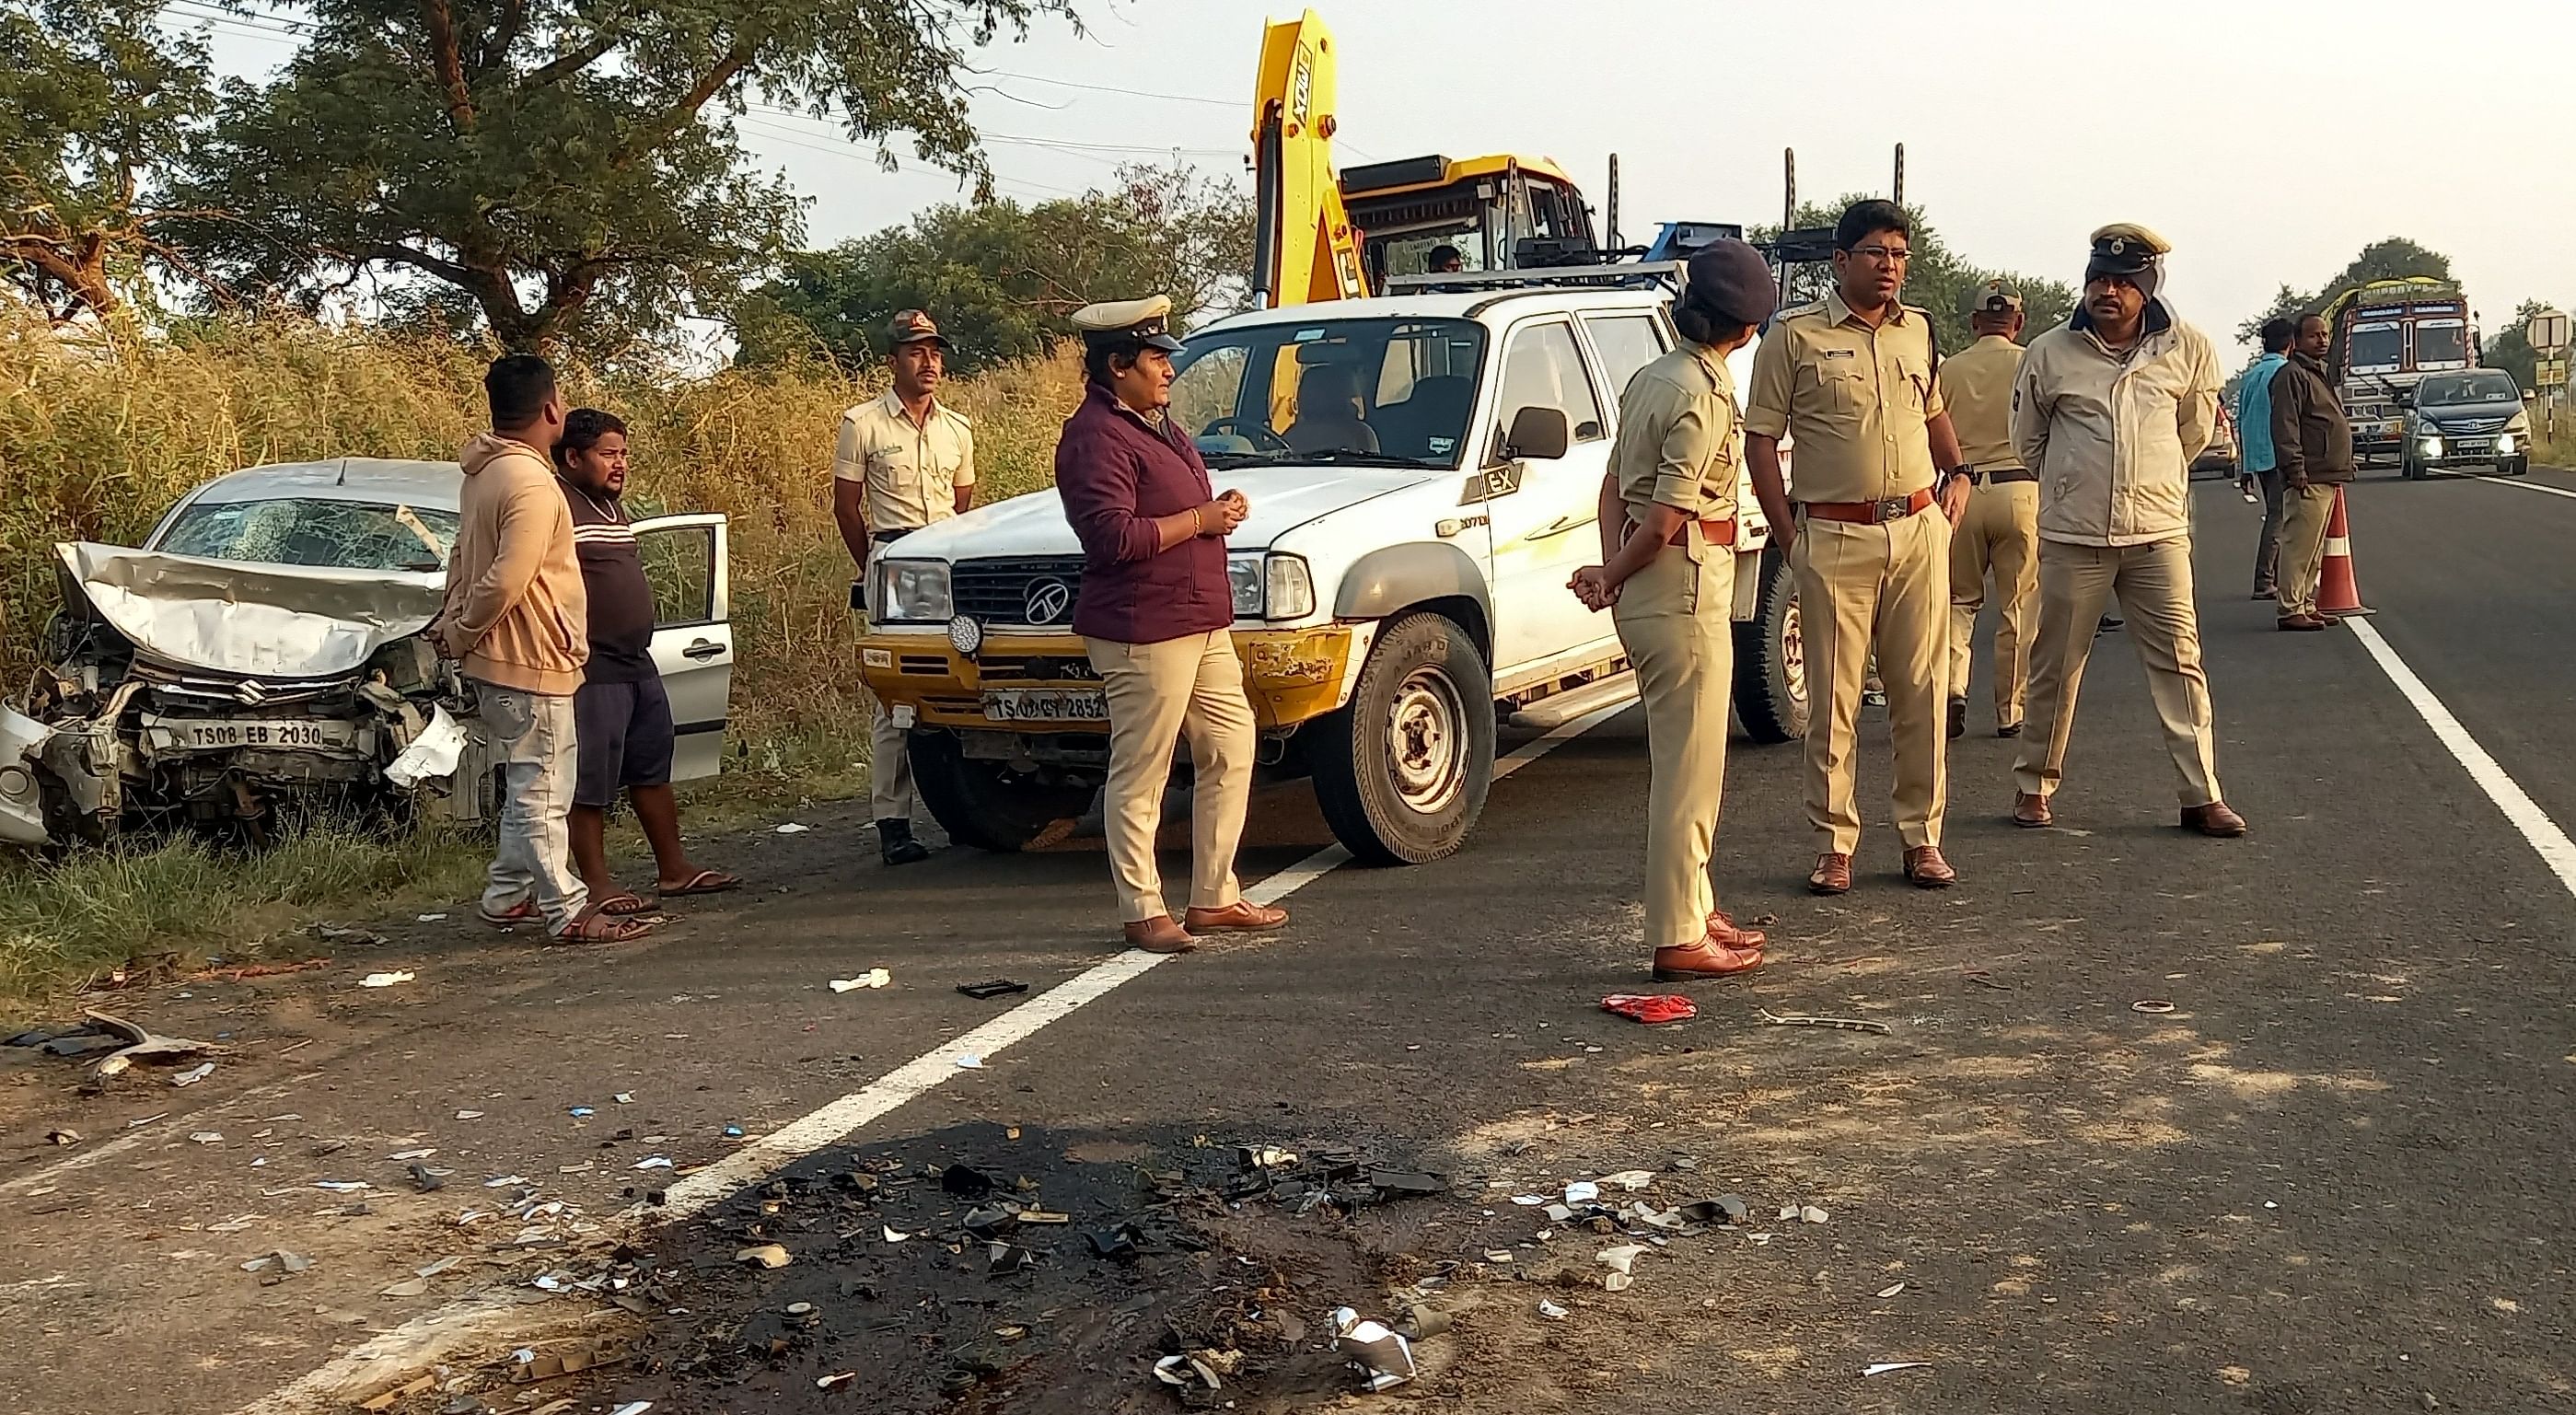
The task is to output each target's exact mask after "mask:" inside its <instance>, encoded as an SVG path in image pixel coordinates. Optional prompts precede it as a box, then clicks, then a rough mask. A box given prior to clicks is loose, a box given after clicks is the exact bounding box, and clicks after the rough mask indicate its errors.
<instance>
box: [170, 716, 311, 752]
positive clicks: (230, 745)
mask: <svg viewBox="0 0 2576 1415" xmlns="http://www.w3.org/2000/svg"><path fill="white" fill-rule="evenodd" d="M145 725H146V726H147V727H151V728H154V729H156V730H158V731H162V732H166V733H168V734H170V738H169V740H170V745H171V746H172V747H173V748H175V749H177V750H179V751H182V752H222V751H230V750H233V749H235V748H240V747H249V748H266V749H276V748H287V749H294V748H317V749H320V750H324V751H343V752H345V751H355V750H357V746H358V724H356V723H354V722H341V721H339V720H337V719H333V718H322V717H299V718H281V719H266V720H262V719H251V718H204V717H158V718H153V719H151V720H150V721H149V722H147V723H146V724H145Z"/></svg>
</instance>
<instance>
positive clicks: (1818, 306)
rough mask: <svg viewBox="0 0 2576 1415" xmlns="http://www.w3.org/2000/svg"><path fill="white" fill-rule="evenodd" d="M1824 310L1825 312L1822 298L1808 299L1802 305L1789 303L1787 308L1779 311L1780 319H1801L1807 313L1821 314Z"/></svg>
mask: <svg viewBox="0 0 2576 1415" xmlns="http://www.w3.org/2000/svg"><path fill="white" fill-rule="evenodd" d="M1824 312H1825V302H1824V301H1822V300H1809V301H1808V302H1807V303H1805V304H1803V305H1791V306H1790V307H1789V308H1787V309H1785V310H1782V311H1780V318H1782V319H1803V318H1805V317H1806V316H1808V315H1811V314H1823V313H1824Z"/></svg>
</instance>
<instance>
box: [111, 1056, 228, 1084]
mask: <svg viewBox="0 0 2576 1415" xmlns="http://www.w3.org/2000/svg"><path fill="white" fill-rule="evenodd" d="M123 1055H125V1053H124V1052H118V1053H117V1054H116V1056H123ZM116 1056H111V1057H109V1058H108V1059H107V1061H114V1060H116ZM107 1061H102V1062H100V1063H99V1074H100V1075H102V1076H113V1075H115V1074H116V1073H115V1072H112V1071H109V1070H107V1069H106V1068H107ZM214 1074H215V1064H214V1063H213V1062H211V1061H206V1062H200V1063H198V1064H197V1065H195V1066H191V1067H189V1068H188V1069H187V1070H185V1071H182V1072H180V1073H179V1074H178V1075H176V1076H173V1077H171V1078H170V1084H171V1085H173V1086H193V1085H195V1084H197V1083H198V1082H200V1081H203V1080H205V1079H206V1078H207V1077H209V1076H212V1075H214Z"/></svg>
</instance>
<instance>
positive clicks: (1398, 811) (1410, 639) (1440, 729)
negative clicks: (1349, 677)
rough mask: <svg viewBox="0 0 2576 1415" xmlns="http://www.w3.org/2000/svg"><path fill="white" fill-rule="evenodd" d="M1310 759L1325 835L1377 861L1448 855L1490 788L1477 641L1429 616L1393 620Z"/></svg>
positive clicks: (1490, 754) (1485, 673) (1488, 686)
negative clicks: (1328, 828)
mask: <svg viewBox="0 0 2576 1415" xmlns="http://www.w3.org/2000/svg"><path fill="white" fill-rule="evenodd" d="M1313 731H1314V733H1315V740H1314V743H1313V747H1312V750H1311V752H1310V755H1309V761H1310V763H1311V764H1312V768H1313V771H1314V778H1315V799H1316V801H1317V802H1318V803H1319V804H1320V805H1322V807H1323V810H1324V820H1325V822H1326V823H1327V824H1329V825H1331V826H1332V828H1333V835H1334V836H1335V837H1336V838H1337V839H1339V840H1340V841H1341V842H1342V844H1343V846H1344V847H1345V848H1347V849H1348V850H1349V851H1350V852H1351V854H1352V855H1354V856H1356V857H1357V858H1359V859H1361V860H1364V861H1367V862H1368V863H1370V864H1377V865H1419V864H1425V863H1428V862H1429V861H1432V860H1438V859H1444V858H1446V857H1448V856H1450V855H1453V854H1455V853H1457V850H1458V847H1459V846H1460V845H1462V844H1464V843H1466V839H1467V832H1468V830H1469V829H1471V828H1472V827H1473V826H1474V825H1475V824H1476V817H1477V816H1478V815H1480V814H1482V813H1483V811H1484V809H1485V793H1486V791H1487V790H1488V789H1490V788H1491V787H1492V786H1493V784H1494V680H1493V673H1492V670H1490V669H1488V668H1487V667H1486V666H1485V656H1484V654H1483V653H1482V652H1480V651H1479V650H1478V649H1477V647H1476V641H1475V640H1474V639H1471V638H1469V637H1468V636H1467V631H1466V630H1465V629H1462V628H1460V627H1459V626H1458V625H1457V624H1456V623H1454V622H1452V621H1450V620H1448V619H1446V618H1443V617H1441V616H1440V615H1437V614H1408V615H1405V616H1403V617H1402V618H1399V619H1395V620H1392V621H1390V622H1389V623H1388V624H1387V626H1386V628H1385V629H1384V630H1383V631H1382V632H1380V633H1379V635H1378V636H1377V643H1376V644H1375V645H1374V646H1373V647H1372V648H1371V649H1370V650H1369V656H1368V662H1367V663H1366V664H1364V665H1362V666H1361V668H1360V678H1359V683H1358V685H1357V686H1356V687H1355V688H1354V689H1353V690H1352V692H1351V702H1350V706H1348V707H1346V708H1343V709H1342V710H1341V711H1339V712H1336V713H1334V714H1332V715H1331V716H1329V717H1326V718H1323V719H1321V720H1319V721H1318V722H1317V723H1316V724H1315V727H1314V729H1313Z"/></svg>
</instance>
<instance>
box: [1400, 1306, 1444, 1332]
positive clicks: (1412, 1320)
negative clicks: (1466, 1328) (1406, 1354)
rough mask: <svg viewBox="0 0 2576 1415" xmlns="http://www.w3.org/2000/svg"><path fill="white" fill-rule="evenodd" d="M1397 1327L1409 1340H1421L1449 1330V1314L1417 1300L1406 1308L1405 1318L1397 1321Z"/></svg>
mask: <svg viewBox="0 0 2576 1415" xmlns="http://www.w3.org/2000/svg"><path fill="white" fill-rule="evenodd" d="M1395 1329H1396V1330H1397V1331H1398V1332H1401V1333H1403V1335H1404V1337H1405V1339H1406V1340H1408V1341H1421V1340H1424V1339H1425V1338H1428V1337H1435V1336H1438V1335H1440V1334H1441V1333H1442V1332H1445V1331H1447V1330H1449V1314H1448V1313H1447V1312H1444V1311H1442V1310H1440V1309H1439V1308H1437V1307H1432V1306H1428V1305H1425V1304H1423V1303H1419V1302H1417V1303H1415V1304H1414V1305H1412V1306H1410V1307H1407V1308H1405V1309H1404V1320H1402V1321H1400V1322H1397V1323H1396V1324H1395Z"/></svg>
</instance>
